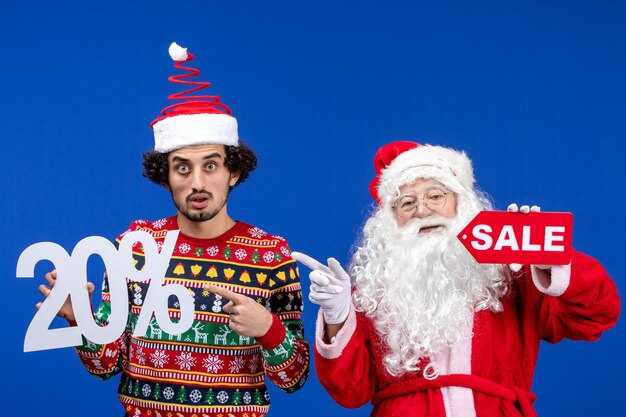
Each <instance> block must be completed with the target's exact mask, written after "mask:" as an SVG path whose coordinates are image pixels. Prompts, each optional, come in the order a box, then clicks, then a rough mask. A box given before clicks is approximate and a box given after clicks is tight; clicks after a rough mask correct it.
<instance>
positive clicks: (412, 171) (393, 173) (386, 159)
mask: <svg viewBox="0 0 626 417" xmlns="http://www.w3.org/2000/svg"><path fill="white" fill-rule="evenodd" d="M374 169H375V171H376V177H375V178H374V179H373V180H372V182H371V183H370V194H371V195H372V197H373V198H374V200H376V202H377V203H378V204H379V205H386V204H389V203H391V202H392V200H393V199H395V197H396V195H397V192H398V188H399V187H401V186H402V185H404V184H408V183H411V182H412V181H415V179H417V178H433V179H435V180H438V181H440V182H441V183H443V184H445V185H447V186H456V187H455V188H457V189H464V190H471V189H472V188H473V187H474V182H475V180H474V170H473V168H472V162H471V161H470V159H469V158H468V157H467V155H466V154H465V152H461V151H456V150H454V149H450V148H445V147H442V146H433V145H420V144H419V143H416V142H408V141H397V142H391V143H388V144H386V145H384V146H382V147H380V148H379V149H378V151H377V152H376V155H375V156H374Z"/></svg>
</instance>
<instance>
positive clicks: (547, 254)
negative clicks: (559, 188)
mask: <svg viewBox="0 0 626 417" xmlns="http://www.w3.org/2000/svg"><path fill="white" fill-rule="evenodd" d="M572 224H573V216H572V213H541V212H539V213H526V214H523V213H513V212H508V211H481V212H480V213H478V215H477V216H476V217H474V219H473V220H472V221H471V222H470V223H469V224H468V225H467V226H465V228H464V229H463V230H461V233H459V234H458V235H457V238H458V239H459V240H460V241H461V243H462V244H463V246H465V248H466V249H467V250H468V251H469V252H470V253H471V254H472V256H473V257H474V259H476V261H477V262H479V263H483V264H509V263H517V264H535V265H567V264H568V263H569V262H570V256H571V255H570V253H571V249H572Z"/></svg>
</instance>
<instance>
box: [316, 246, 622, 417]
mask: <svg viewBox="0 0 626 417" xmlns="http://www.w3.org/2000/svg"><path fill="white" fill-rule="evenodd" d="M548 274H549V272H546V271H544V270H542V269H539V268H535V267H531V266H524V268H523V269H522V270H521V271H520V272H519V273H517V274H515V276H514V278H513V280H512V282H511V289H510V291H509V292H508V294H507V295H505V296H504V298H503V299H502V303H503V306H504V310H503V311H502V312H500V313H494V312H492V311H490V310H483V311H480V312H477V313H475V314H474V318H473V328H472V329H471V332H470V331H468V332H467V333H468V334H467V337H466V338H464V339H463V340H461V341H460V342H458V343H457V344H456V345H454V346H452V347H451V348H449V349H447V350H446V351H445V352H442V353H440V354H438V355H435V357H433V358H430V359H429V360H426V361H424V362H423V363H422V365H423V366H420V369H422V370H420V371H419V372H417V373H408V374H404V375H403V376H401V377H393V376H391V375H390V374H389V373H388V372H386V370H385V367H384V365H383V362H382V359H383V357H384V349H385V343H384V341H382V340H381V339H380V338H379V336H378V334H377V332H376V330H375V329H374V327H373V323H372V321H371V320H370V319H368V318H367V317H365V316H364V315H363V314H361V313H358V312H357V313H355V312H354V310H352V311H351V312H350V314H349V316H348V319H347V321H346V322H345V324H344V327H343V328H342V330H341V331H340V332H339V333H338V335H337V336H336V338H334V340H333V341H332V343H330V344H329V343H327V342H328V341H327V340H325V338H324V321H323V318H322V315H321V312H320V316H319V318H318V325H317V329H316V341H315V342H316V343H315V359H316V369H317V375H318V377H319V379H320V381H321V383H322V385H323V386H324V387H325V388H326V390H327V391H328V392H329V393H330V395H331V396H332V397H333V398H334V399H335V400H336V401H337V402H338V403H339V404H341V405H342V406H344V407H350V408H354V407H359V406H362V405H364V404H366V403H367V402H368V401H371V402H372V403H373V404H374V410H373V412H372V416H384V417H393V416H402V417H407V416H431V417H433V416H462V417H471V416H520V415H522V416H525V417H527V416H534V415H535V411H534V409H533V407H532V405H531V403H532V401H534V395H533V394H532V393H531V392H530V389H531V385H532V379H533V372H534V369H535V364H536V360H537V353H538V349H539V342H540V341H541V340H546V341H548V342H550V343H556V342H559V341H560V340H562V339H563V338H569V339H573V340H588V341H591V340H595V339H597V338H598V337H600V334H601V333H602V332H603V331H604V330H606V329H608V328H610V327H611V326H613V325H614V324H615V322H616V320H617V317H618V314H619V309H620V301H619V297H618V295H617V290H616V288H615V284H614V283H613V282H612V281H611V279H610V278H609V276H608V275H607V273H606V272H605V270H604V268H603V267H602V266H601V265H600V264H599V263H598V261H596V260H595V259H593V258H591V257H589V256H587V255H584V254H582V253H578V252H573V254H572V261H571V264H570V265H569V266H558V267H554V268H553V269H552V271H551V278H550V276H549V275H548ZM407 308H411V307H410V306H407Z"/></svg>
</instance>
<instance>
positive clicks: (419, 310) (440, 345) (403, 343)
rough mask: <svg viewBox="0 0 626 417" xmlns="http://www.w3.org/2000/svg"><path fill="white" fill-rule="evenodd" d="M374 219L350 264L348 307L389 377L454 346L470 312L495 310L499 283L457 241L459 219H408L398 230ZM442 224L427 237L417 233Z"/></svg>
mask: <svg viewBox="0 0 626 417" xmlns="http://www.w3.org/2000/svg"><path fill="white" fill-rule="evenodd" d="M391 221H393V220H392V219H390V218H385V215H384V214H382V213H377V214H376V215H374V216H373V217H372V218H371V219H370V220H369V221H368V225H366V228H365V239H364V241H363V245H362V246H361V247H359V248H358V250H357V252H356V253H355V256H354V258H353V267H352V273H353V276H354V277H355V292H354V296H353V299H354V302H355V306H356V309H357V311H362V312H365V314H366V315H367V316H369V317H370V318H371V319H372V320H373V321H374V324H375V328H376V331H377V332H378V335H379V336H380V338H381V340H382V341H383V342H384V343H385V344H386V345H387V346H386V349H385V350H386V351H387V352H388V353H387V354H386V356H385V358H384V364H385V367H386V369H387V371H388V372H389V373H390V374H392V375H396V376H397V375H401V374H403V373H405V372H412V371H417V370H418V369H419V366H418V365H419V362H420V360H421V359H422V358H425V357H428V356H432V355H433V354H435V353H438V352H440V351H442V349H444V348H447V347H449V346H451V345H453V344H454V343H456V342H457V341H459V340H460V338H461V337H462V335H463V334H466V333H467V332H466V330H467V328H468V327H469V326H471V324H472V318H473V314H474V311H478V310H483V309H486V308H491V309H492V310H494V311H500V310H501V309H502V305H501V303H500V301H499V299H500V297H501V296H502V295H503V294H504V292H505V291H506V280H505V275H504V273H503V269H502V268H501V267H500V266H494V265H480V264H478V263H476V261H475V260H474V259H473V258H472V257H471V255H470V254H469V253H468V252H467V250H466V249H465V248H464V247H463V246H462V245H461V243H460V242H459V241H458V239H457V238H456V234H457V233H458V232H459V231H460V230H461V229H462V227H463V226H464V225H465V223H467V219H463V220H461V219H459V218H458V217H457V218H455V219H453V220H450V219H444V218H428V219H425V220H421V219H415V220H413V221H412V222H411V223H409V224H408V225H406V226H404V227H399V228H398V227H397V226H396V225H395V223H393V224H392V223H391ZM432 224H444V226H443V227H440V228H438V229H435V230H433V231H432V232H430V233H419V230H420V228H421V227H423V226H425V225H426V226H428V225H432Z"/></svg>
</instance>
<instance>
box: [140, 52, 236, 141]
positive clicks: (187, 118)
mask: <svg viewBox="0 0 626 417" xmlns="http://www.w3.org/2000/svg"><path fill="white" fill-rule="evenodd" d="M169 54H170V57H171V58H172V59H173V60H174V62H175V64H174V67H175V68H177V69H179V70H182V71H186V73H184V74H179V75H172V76H170V77H169V78H168V80H169V81H171V82H173V83H175V84H180V85H187V86H191V88H190V89H188V90H185V91H182V92H179V93H174V94H170V95H169V96H168V98H169V99H170V100H177V101H180V102H179V103H176V104H172V105H171V106H167V107H166V108H164V109H163V111H162V112H161V116H160V117H159V118H157V119H155V120H154V121H153V122H152V124H151V126H152V130H153V132H154V150H155V151H157V152H163V153H167V152H170V151H173V150H175V149H179V148H183V147H185V146H191V145H204V144H222V145H233V146H237V145H238V144H239V135H238V133H237V119H235V118H234V117H233V116H232V114H231V111H230V108H228V106H226V105H225V104H224V103H222V102H221V101H220V98H219V97H218V96H210V95H193V93H195V92H197V91H200V90H202V89H205V88H207V87H209V86H210V85H211V84H210V83H208V82H202V81H187V79H188V78H193V77H196V76H198V75H200V71H198V70H197V69H195V68H190V67H186V66H183V65H182V64H183V63H185V62H189V61H192V60H193V59H194V56H193V55H192V54H191V53H190V52H188V51H187V48H182V47H181V46H179V45H177V44H176V42H173V43H172V44H171V45H170V47H169Z"/></svg>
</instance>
